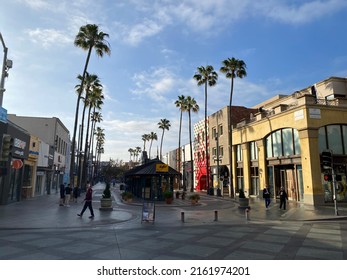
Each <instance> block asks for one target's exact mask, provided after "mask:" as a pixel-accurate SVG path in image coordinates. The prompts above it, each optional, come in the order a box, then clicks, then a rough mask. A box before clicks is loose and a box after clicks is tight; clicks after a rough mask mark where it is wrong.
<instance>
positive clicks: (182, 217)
mask: <svg viewBox="0 0 347 280" xmlns="http://www.w3.org/2000/svg"><path fill="white" fill-rule="evenodd" d="M181 222H182V223H184V212H181Z"/></svg>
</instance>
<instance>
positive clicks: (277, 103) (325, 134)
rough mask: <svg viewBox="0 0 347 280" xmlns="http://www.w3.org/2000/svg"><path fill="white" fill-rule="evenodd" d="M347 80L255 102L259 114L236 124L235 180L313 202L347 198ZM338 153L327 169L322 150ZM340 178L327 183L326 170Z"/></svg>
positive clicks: (251, 190)
mask: <svg viewBox="0 0 347 280" xmlns="http://www.w3.org/2000/svg"><path fill="white" fill-rule="evenodd" d="M346 95H347V79H346V78H337V77H331V78H329V79H326V80H324V81H321V82H319V83H317V84H315V85H312V86H309V87H307V88H305V89H302V90H300V91H297V92H295V93H293V94H291V95H288V96H276V97H274V98H272V99H270V100H268V101H265V102H263V103H262V104H259V105H258V106H256V107H257V108H258V109H259V112H258V113H256V114H253V115H250V117H249V118H248V119H245V120H244V121H243V122H240V123H238V124H237V126H236V127H235V128H233V133H232V138H233V163H234V164H233V168H232V174H233V175H234V176H233V178H232V179H233V184H234V186H235V188H236V190H237V189H241V188H242V189H244V190H245V192H246V193H248V195H250V196H252V195H254V196H260V194H261V190H262V189H263V188H264V186H266V185H269V186H270V189H271V192H272V195H273V196H275V195H276V194H278V191H279V188H280V187H284V188H285V189H286V190H287V193H288V196H289V200H293V201H301V202H304V203H305V204H310V205H322V204H324V203H328V202H333V198H334V189H333V184H335V186H336V199H337V201H339V202H347V187H346V173H347V170H346V166H347V99H346V97H347V96H346ZM324 151H331V152H332V154H333V159H332V161H333V165H332V169H329V168H323V167H322V164H321V163H322V161H321V156H322V152H324ZM331 173H332V174H333V175H335V176H333V177H335V179H336V180H333V181H332V182H330V181H325V180H324V174H331Z"/></svg>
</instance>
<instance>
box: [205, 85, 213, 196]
mask: <svg viewBox="0 0 347 280" xmlns="http://www.w3.org/2000/svg"><path fill="white" fill-rule="evenodd" d="M207 134H208V133H207V80H206V82H205V161H206V182H207V191H208V193H209V194H213V193H210V172H209V171H210V167H209V155H208V143H207V139H208V138H207Z"/></svg>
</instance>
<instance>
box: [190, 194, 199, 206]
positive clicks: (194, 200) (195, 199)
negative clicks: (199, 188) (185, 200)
mask: <svg viewBox="0 0 347 280" xmlns="http://www.w3.org/2000/svg"><path fill="white" fill-rule="evenodd" d="M189 199H190V201H191V202H192V204H197V203H198V202H199V200H200V195H199V194H197V193H193V194H191V195H190V196H189Z"/></svg>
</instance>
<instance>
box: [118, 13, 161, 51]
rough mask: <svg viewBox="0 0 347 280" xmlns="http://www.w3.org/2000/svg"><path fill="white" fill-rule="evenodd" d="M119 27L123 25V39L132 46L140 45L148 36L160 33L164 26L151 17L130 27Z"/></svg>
mask: <svg viewBox="0 0 347 280" xmlns="http://www.w3.org/2000/svg"><path fill="white" fill-rule="evenodd" d="M119 27H121V30H122V31H121V34H122V37H123V40H124V41H125V42H126V43H128V44H130V45H132V46H136V45H138V44H139V43H140V42H142V41H143V40H144V39H145V38H147V37H152V36H154V35H156V34H158V33H159V32H161V31H162V30H163V28H164V26H163V25H162V24H159V23H158V22H156V21H154V20H151V19H144V21H143V22H141V23H137V24H135V25H133V26H130V27H127V26H125V25H123V26H122V25H119Z"/></svg>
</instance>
